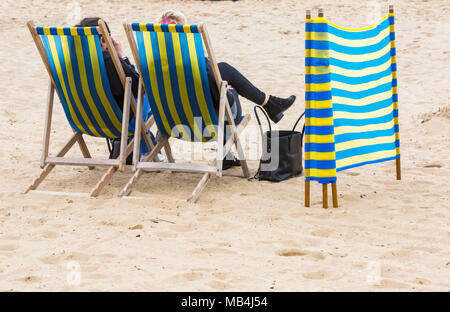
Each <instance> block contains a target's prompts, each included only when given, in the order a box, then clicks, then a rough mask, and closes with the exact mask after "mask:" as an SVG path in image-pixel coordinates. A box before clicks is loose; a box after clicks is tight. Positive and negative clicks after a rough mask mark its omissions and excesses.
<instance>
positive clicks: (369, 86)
mask: <svg viewBox="0 0 450 312" xmlns="http://www.w3.org/2000/svg"><path fill="white" fill-rule="evenodd" d="M395 56H396V52H395V32H394V15H393V13H391V14H389V15H387V16H386V17H385V18H383V20H382V21H381V22H380V23H379V24H377V25H375V26H371V27H366V28H362V29H348V28H343V27H340V26H337V25H335V24H332V23H330V22H328V21H327V20H326V19H325V18H323V17H318V18H315V19H309V20H307V22H306V47H305V68H306V89H305V91H306V92H305V95H306V98H305V100H306V102H305V103H306V104H305V105H306V107H305V108H306V128H305V134H306V137H305V153H306V155H305V178H306V180H315V181H319V182H320V183H330V182H336V172H337V171H342V170H345V169H349V168H353V167H357V166H361V165H365V164H370V163H376V162H382V161H387V160H393V159H396V158H398V157H399V156H400V145H399V128H398V97H397V66H396V57H395Z"/></svg>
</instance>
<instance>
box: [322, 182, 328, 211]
mask: <svg viewBox="0 0 450 312" xmlns="http://www.w3.org/2000/svg"><path fill="white" fill-rule="evenodd" d="M322 202H323V208H328V184H322Z"/></svg>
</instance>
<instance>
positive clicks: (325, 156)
mask: <svg viewBox="0 0 450 312" xmlns="http://www.w3.org/2000/svg"><path fill="white" fill-rule="evenodd" d="M315 143H317V142H315ZM335 158H336V156H335V153H334V152H305V160H310V159H314V160H334V159H335Z"/></svg>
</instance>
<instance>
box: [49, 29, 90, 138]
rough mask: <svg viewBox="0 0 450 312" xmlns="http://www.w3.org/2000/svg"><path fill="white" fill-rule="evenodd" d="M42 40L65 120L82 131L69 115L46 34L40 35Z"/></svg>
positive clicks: (77, 130)
mask: <svg viewBox="0 0 450 312" xmlns="http://www.w3.org/2000/svg"><path fill="white" fill-rule="evenodd" d="M42 42H43V44H44V48H45V52H46V53H47V57H48V61H49V64H50V68H51V69H52V76H53V81H54V82H55V84H56V90H57V91H58V96H59V100H60V101H61V106H62V107H63V110H64V113H65V114H66V118H67V121H68V122H69V124H70V126H71V127H72V129H73V130H75V131H76V132H78V133H82V131H81V130H80V129H78V127H77V126H76V125H75V123H74V121H73V119H72V116H71V115H70V111H69V108H68V106H67V101H66V98H65V96H64V92H63V91H62V87H61V84H60V82H59V79H58V74H57V71H56V67H55V63H54V60H53V55H52V52H51V50H50V46H49V43H48V38H47V36H46V35H43V36H42Z"/></svg>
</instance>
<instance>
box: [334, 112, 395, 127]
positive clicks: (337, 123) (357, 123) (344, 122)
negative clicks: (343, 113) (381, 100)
mask: <svg viewBox="0 0 450 312" xmlns="http://www.w3.org/2000/svg"><path fill="white" fill-rule="evenodd" d="M393 118H394V114H393V113H392V112H390V113H389V114H387V115H384V116H381V117H376V118H367V119H347V118H337V119H334V127H335V128H336V127H342V126H354V127H361V126H366V125H376V124H381V123H386V122H389V121H392V120H393Z"/></svg>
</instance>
